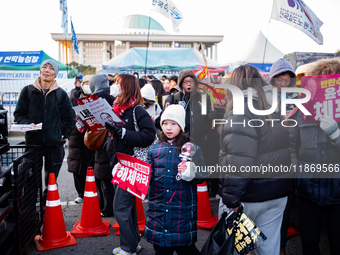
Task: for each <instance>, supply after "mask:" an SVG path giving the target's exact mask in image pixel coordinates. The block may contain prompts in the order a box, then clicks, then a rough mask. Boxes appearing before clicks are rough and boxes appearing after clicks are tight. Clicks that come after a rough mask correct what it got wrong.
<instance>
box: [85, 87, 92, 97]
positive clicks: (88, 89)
mask: <svg viewBox="0 0 340 255" xmlns="http://www.w3.org/2000/svg"><path fill="white" fill-rule="evenodd" d="M83 89H84V91H85V93H86V94H87V95H91V94H92V91H91V90H90V86H89V85H83Z"/></svg>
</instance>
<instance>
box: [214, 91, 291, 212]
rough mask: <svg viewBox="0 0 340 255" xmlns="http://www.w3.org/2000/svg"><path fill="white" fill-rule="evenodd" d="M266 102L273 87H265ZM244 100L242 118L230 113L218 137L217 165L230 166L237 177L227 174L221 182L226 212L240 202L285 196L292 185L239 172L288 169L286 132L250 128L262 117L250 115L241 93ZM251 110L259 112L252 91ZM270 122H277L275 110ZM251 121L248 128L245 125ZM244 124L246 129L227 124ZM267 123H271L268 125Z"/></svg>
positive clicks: (276, 179)
mask: <svg viewBox="0 0 340 255" xmlns="http://www.w3.org/2000/svg"><path fill="white" fill-rule="evenodd" d="M264 91H265V94H266V98H267V101H268V104H271V101H270V100H268V99H269V98H271V97H272V86H271V85H267V86H264ZM243 94H244V96H245V102H244V115H234V114H233V111H230V112H229V113H228V114H227V116H226V117H225V119H226V120H227V121H228V122H227V124H225V125H223V127H222V130H221V134H220V153H219V165H220V166H221V167H223V166H228V165H230V166H231V167H236V171H240V172H238V173H235V174H233V173H227V174H225V176H224V178H223V179H221V182H222V190H221V191H222V192H221V195H222V199H223V203H224V204H225V205H227V206H228V207H229V208H235V207H238V206H239V205H240V203H241V202H264V201H268V200H272V199H277V198H281V197H285V196H287V195H288V194H289V193H290V192H291V189H292V182H291V180H289V179H283V178H282V179H281V178H269V177H273V176H271V175H269V174H268V175H266V176H264V177H267V176H268V178H256V179H254V178H251V177H254V176H251V173H250V172H242V173H241V171H242V168H243V167H247V166H249V167H253V166H258V167H260V166H268V165H270V166H280V165H282V166H289V165H290V154H289V150H288V146H289V135H288V130H287V129H286V128H284V127H282V126H281V125H280V122H273V123H274V124H273V125H274V126H273V127H272V128H271V127H270V126H271V125H269V124H268V122H267V126H262V127H252V126H256V125H259V123H256V121H254V120H255V119H263V117H262V116H258V115H255V114H253V113H252V112H251V111H250V110H249V108H248V104H247V97H248V93H247V90H244V91H243ZM252 94H253V106H254V108H255V109H258V95H257V93H256V91H255V90H253V93H252ZM271 119H280V116H279V113H278V110H277V111H275V112H274V113H273V114H271ZM249 120H253V121H252V122H251V125H252V126H251V125H248V124H247V123H248V121H249ZM231 122H233V123H243V122H244V123H245V125H240V124H234V125H230V123H231ZM269 123H270V122H269Z"/></svg>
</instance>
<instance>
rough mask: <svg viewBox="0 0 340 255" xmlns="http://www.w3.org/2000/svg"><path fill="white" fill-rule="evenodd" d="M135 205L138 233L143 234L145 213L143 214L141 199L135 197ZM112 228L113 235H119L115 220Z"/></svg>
mask: <svg viewBox="0 0 340 255" xmlns="http://www.w3.org/2000/svg"><path fill="white" fill-rule="evenodd" d="M136 207H137V224H138V229H139V233H140V234H141V235H144V229H145V215H144V208H143V203H142V200H141V199H139V198H137V197H136ZM112 228H115V229H116V231H115V235H117V236H118V235H119V224H118V222H116V223H115V224H113V226H112Z"/></svg>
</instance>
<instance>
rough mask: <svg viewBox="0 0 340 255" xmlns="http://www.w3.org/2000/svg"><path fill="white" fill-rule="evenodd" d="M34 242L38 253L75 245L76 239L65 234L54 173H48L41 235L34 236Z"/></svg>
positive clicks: (68, 233)
mask: <svg viewBox="0 0 340 255" xmlns="http://www.w3.org/2000/svg"><path fill="white" fill-rule="evenodd" d="M34 242H35V246H36V247H37V250H38V251H46V250H51V249H55V248H61V247H65V246H70V245H75V244H77V241H76V239H74V237H73V236H72V235H71V234H70V232H66V228H65V221H64V216H63V211H62V208H61V205H60V199H59V193H58V187H57V183H56V181H55V176H54V173H50V175H49V179H48V187H47V196H46V207H45V217H44V225H43V231H42V235H41V236H39V235H37V236H35V238H34Z"/></svg>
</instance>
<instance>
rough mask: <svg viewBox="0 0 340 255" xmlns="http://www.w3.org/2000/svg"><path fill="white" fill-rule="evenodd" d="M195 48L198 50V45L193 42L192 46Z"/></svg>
mask: <svg viewBox="0 0 340 255" xmlns="http://www.w3.org/2000/svg"><path fill="white" fill-rule="evenodd" d="M193 48H194V49H195V50H198V46H197V43H195V42H194V47H193Z"/></svg>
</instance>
